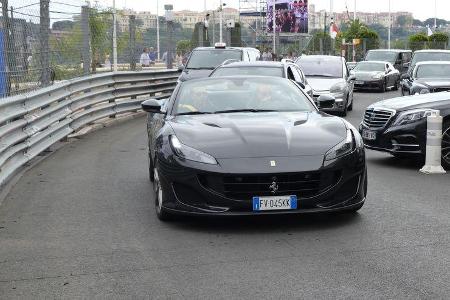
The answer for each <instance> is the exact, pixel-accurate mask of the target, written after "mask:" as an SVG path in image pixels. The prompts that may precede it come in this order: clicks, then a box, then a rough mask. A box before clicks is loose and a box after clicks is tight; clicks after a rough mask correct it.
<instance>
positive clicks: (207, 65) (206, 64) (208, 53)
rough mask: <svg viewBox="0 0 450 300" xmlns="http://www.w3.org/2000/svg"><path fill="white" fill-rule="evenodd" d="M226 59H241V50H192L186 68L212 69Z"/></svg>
mask: <svg viewBox="0 0 450 300" xmlns="http://www.w3.org/2000/svg"><path fill="white" fill-rule="evenodd" d="M228 59H236V60H239V61H240V60H242V51H241V50H222V49H211V50H194V51H193V52H192V54H191V57H190V58H189V61H188V63H187V66H186V68H187V69H211V70H212V69H214V68H216V67H217V66H218V65H220V64H221V63H223V62H224V61H226V60H228Z"/></svg>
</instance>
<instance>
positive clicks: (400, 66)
mask: <svg viewBox="0 0 450 300" xmlns="http://www.w3.org/2000/svg"><path fill="white" fill-rule="evenodd" d="M411 57H412V51H411V50H398V49H377V50H369V51H368V52H367V54H366V58H365V59H364V60H367V61H369V60H371V61H387V62H389V63H391V64H392V65H393V66H394V68H396V69H397V70H399V71H400V74H404V73H406V72H407V71H408V68H409V64H410V63H411Z"/></svg>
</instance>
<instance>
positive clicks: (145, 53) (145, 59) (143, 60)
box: [139, 48, 150, 67]
mask: <svg viewBox="0 0 450 300" xmlns="http://www.w3.org/2000/svg"><path fill="white" fill-rule="evenodd" d="M139 63H140V64H141V66H142V67H149V66H150V57H149V56H148V48H144V51H143V52H142V54H141V58H140V60H139Z"/></svg>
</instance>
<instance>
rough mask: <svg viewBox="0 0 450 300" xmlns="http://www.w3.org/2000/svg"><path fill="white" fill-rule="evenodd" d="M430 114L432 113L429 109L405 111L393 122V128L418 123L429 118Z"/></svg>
mask: <svg viewBox="0 0 450 300" xmlns="http://www.w3.org/2000/svg"><path fill="white" fill-rule="evenodd" d="M431 112H432V110H431V109H415V110H409V111H405V112H403V113H401V114H400V115H399V116H398V117H397V120H395V122H394V126H395V125H405V124H411V123H414V122H418V121H420V120H422V119H424V118H426V117H428V116H430V115H431Z"/></svg>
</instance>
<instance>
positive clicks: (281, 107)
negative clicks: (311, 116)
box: [173, 76, 316, 115]
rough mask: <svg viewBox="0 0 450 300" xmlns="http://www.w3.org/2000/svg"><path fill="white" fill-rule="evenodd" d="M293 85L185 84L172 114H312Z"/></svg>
mask: <svg viewBox="0 0 450 300" xmlns="http://www.w3.org/2000/svg"><path fill="white" fill-rule="evenodd" d="M315 110H316V108H315V106H314V105H313V104H312V103H311V101H310V100H309V99H308V98H307V96H306V95H305V94H304V93H303V92H302V91H301V90H300V88H298V87H297V86H296V85H295V84H294V83H292V82H291V81H289V80H286V79H283V78H276V77H247V76H246V77H221V78H211V79H208V80H201V81H200V80H193V81H187V82H184V83H183V84H182V86H181V88H180V91H179V93H178V96H177V99H176V103H175V106H174V113H173V114H174V115H180V114H203V113H209V114H214V113H217V114H218V113H234V112H251V113H257V112H268V111H271V112H273V111H315Z"/></svg>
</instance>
